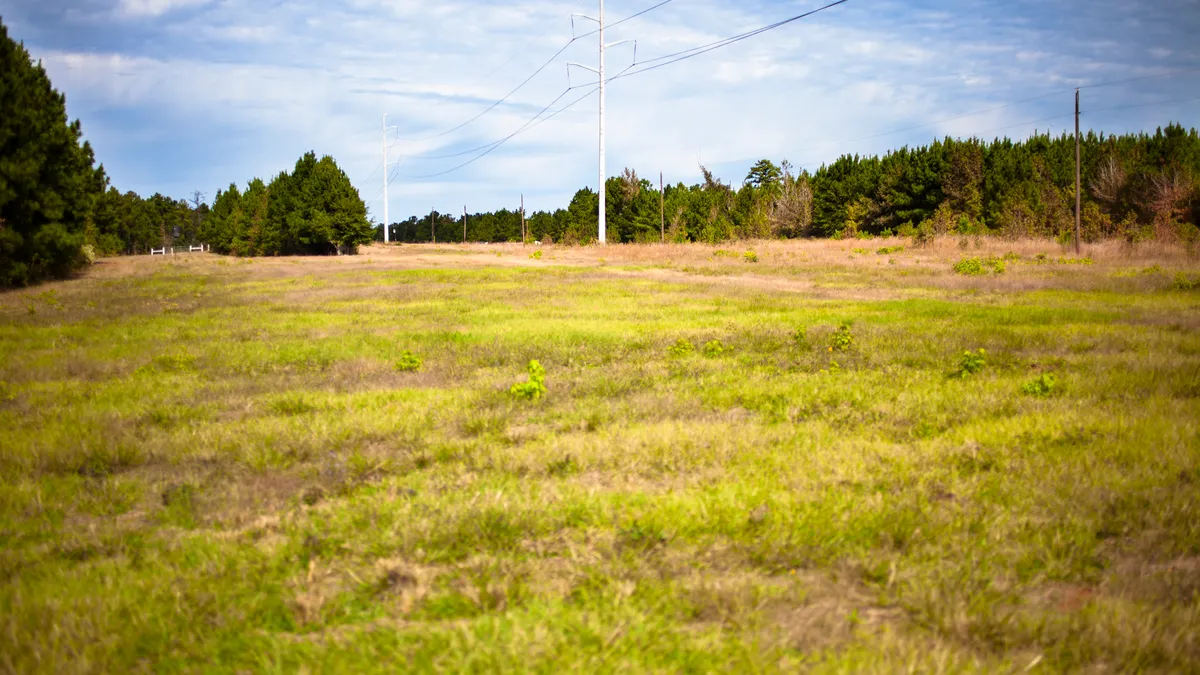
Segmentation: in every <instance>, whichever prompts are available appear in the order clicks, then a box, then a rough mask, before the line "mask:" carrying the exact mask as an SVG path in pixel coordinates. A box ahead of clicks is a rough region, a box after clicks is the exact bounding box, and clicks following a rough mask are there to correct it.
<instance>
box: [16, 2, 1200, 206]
mask: <svg viewBox="0 0 1200 675" xmlns="http://www.w3.org/2000/svg"><path fill="white" fill-rule="evenodd" d="M651 4H654V2H653V0H609V2H608V6H607V7H606V13H607V18H608V19H609V21H610V22H611V21H614V20H616V19H619V18H621V17H624V16H628V15H631V14H633V13H635V12H638V11H640V10H642V9H645V8H646V7H648V6H650V5H651ZM1190 4H1191V3H1188V2H1185V1H1184V0H1163V1H1162V2H1160V3H1154V6H1153V7H1150V6H1146V5H1145V4H1141V5H1138V6H1134V5H1132V4H1130V3H1123V2H1118V1H1117V0H1096V1H1095V2H1088V3H1083V2H1082V0H1071V1H1070V2H1066V3H1053V4H1048V3H1043V2H1035V1H1034V0H1014V1H1010V2H1001V1H1000V0H955V1H952V0H913V1H911V2H899V1H898V0H873V1H870V2H868V1H867V0H852V1H851V2H848V3H846V4H844V5H842V6H840V7H838V8H836V9H834V10H831V11H829V12H827V13H823V14H820V15H817V16H816V17H813V18H812V19H811V20H808V21H804V22H797V23H795V24H792V25H789V26H787V27H785V28H782V29H779V30H778V31H773V32H770V33H765V34H763V35H761V36H759V37H756V38H754V39H751V40H747V41H745V42H741V43H738V44H736V45H732V46H730V47H728V48H726V49H722V50H719V51H715V52H712V53H711V54H706V55H703V56H700V57H698V58H695V59H691V60H687V61H683V62H680V63H678V64H674V65H671V66H669V67H666V68H662V69H660V70H655V71H652V72H647V73H645V74H643V75H639V76H637V77H631V78H627V79H623V80H620V81H617V82H614V83H613V85H612V86H611V87H610V90H609V101H608V111H609V113H608V119H607V125H608V131H609V133H608V137H609V168H610V173H612V174H616V173H618V172H619V171H620V169H621V167H623V166H632V167H634V168H637V169H638V170H639V171H641V172H642V173H645V174H646V175H649V174H651V173H656V172H658V171H659V170H662V171H663V172H664V173H666V175H667V178H668V180H670V181H672V182H674V181H678V180H682V181H685V182H691V181H695V180H697V179H698V173H699V172H698V167H697V163H698V161H704V162H706V163H707V164H708V165H710V166H711V167H714V168H716V169H717V170H718V171H719V172H720V173H722V174H724V176H723V177H724V178H725V179H726V180H731V181H734V182H737V181H740V179H741V177H742V175H744V173H745V170H746V167H747V165H748V164H749V163H750V162H752V161H753V160H755V159H757V158H760V157H772V158H775V159H782V158H785V157H786V158H789V159H791V160H792V161H793V162H794V163H797V164H799V165H802V166H806V167H809V168H815V167H816V166H819V165H820V164H821V163H822V162H827V161H830V160H832V159H834V158H836V157H837V156H838V155H839V154H841V153H844V152H851V153H854V152H857V153H869V152H883V151H886V150H887V149H889V148H892V147H897V146H899V145H903V144H913V143H921V142H927V141H928V140H929V139H931V138H933V137H935V136H938V135H941V134H961V135H969V134H973V133H980V132H982V131H983V130H990V129H996V128H1001V127H1011V128H1009V129H1007V130H1006V133H1008V134H1010V135H1014V136H1022V135H1025V134H1028V133H1030V132H1032V131H1033V129H1034V128H1035V127H1036V128H1040V129H1045V128H1046V126H1047V125H1046V124H1045V123H1038V124H1028V125H1022V124H1021V123H1023V122H1029V121H1032V120H1038V119H1042V118H1045V117H1047V116H1050V115H1054V114H1057V113H1058V112H1059V111H1060V110H1061V111H1062V112H1064V113H1069V112H1070V106H1071V105H1073V103H1072V101H1071V100H1070V94H1069V93H1064V94H1063V95H1062V96H1061V97H1049V98H1046V99H1042V100H1039V101H1034V102H1030V103H1028V104H1024V105H1020V106H1013V107H1010V108H1004V109H1001V110H995V111H992V112H989V113H986V114H981V115H975V116H970V117H965V118H962V119H956V120H952V121H949V122H944V123H936V122H938V121H939V120H946V119H948V118H954V117H956V116H959V115H962V114H963V113H967V112H971V111H976V110H983V109H986V108H991V107H996V106H997V105H1003V104H1005V103H1010V102H1013V101H1020V100H1024V99H1028V98H1031V97H1033V96H1037V95H1039V94H1043V93H1049V92H1051V91H1054V90H1056V89H1064V90H1065V89H1067V88H1069V87H1072V86H1077V85H1080V84H1087V83H1089V82H1096V81H1100V80H1115V79H1122V78H1127V77H1136V76H1141V75H1152V74H1156V73H1161V72H1168V71H1170V70H1172V69H1177V68H1184V67H1189V66H1191V67H1200V50H1198V49H1197V47H1195V46H1194V43H1193V41H1192V38H1191V36H1192V35H1194V34H1197V33H1200V25H1198V22H1200V17H1198V16H1197V15H1198V14H1200V13H1197V12H1195V11H1194V7H1191V6H1190ZM816 6H818V3H817V2H815V1H813V0H802V1H788V2H784V1H783V0H747V1H746V2H740V3H728V2H722V1H720V0H675V2H672V3H671V4H668V5H666V6H665V7H662V8H661V9H659V10H656V11H654V12H651V13H649V14H646V15H645V16H643V17H640V18H638V19H637V20H635V21H631V22H629V23H627V24H624V25H621V26H618V27H616V28H614V29H612V30H611V31H610V34H609V35H607V36H606V37H607V39H609V40H620V39H627V38H629V39H637V40H638V48H637V51H638V57H639V59H640V60H642V61H644V60H646V59H649V58H653V57H656V56H660V55H663V54H668V53H672V52H677V51H680V50H683V49H688V48H691V47H694V46H697V45H701V44H705V43H709V42H712V41H714V40H718V39H721V38H723V37H726V36H729V35H733V34H736V33H738V32H741V31H744V30H750V29H753V28H756V27H758V26H761V25H764V24H767V23H771V22H773V21H775V20H778V19H780V18H783V17H786V16H789V15H792V14H796V13H799V12H801V11H805V10H808V9H812V8H814V7H816ZM1084 7H1086V8H1087V9H1088V11H1087V12H1082V13H1081V12H1077V11H1076V10H1079V9H1080V8H1084ZM595 9H596V8H595V7H594V3H593V2H592V1H591V0H580V1H579V2H571V1H570V0H518V1H516V2H484V1H482V0H448V1H439V2H436V3H431V2H424V1H420V0H289V2H286V3H282V2H271V3H253V4H243V3H234V2H231V1H230V0H43V2H41V3H38V4H36V5H35V4H33V3H30V4H29V5H28V6H26V7H19V8H17V9H15V10H8V12H9V13H8V14H6V16H5V21H7V22H9V25H10V29H11V32H12V33H13V34H14V35H15V36H16V37H17V38H18V39H24V40H25V41H26V43H27V45H28V46H29V47H30V49H31V51H32V52H33V53H34V55H35V56H36V57H39V58H42V59H44V60H45V62H46V65H47V67H48V68H49V70H50V72H51V76H52V78H53V79H54V82H55V83H56V85H57V86H59V88H60V89H62V90H63V91H65V92H66V94H67V96H68V105H69V108H70V112H71V114H72V115H73V116H77V117H80V118H82V119H83V121H84V128H85V131H86V133H87V135H88V138H89V139H90V140H91V141H92V142H93V145H95V147H96V149H97V153H98V156H99V158H100V159H101V160H102V161H103V162H104V163H105V165H106V168H107V169H108V170H109V173H110V175H111V176H112V177H113V180H114V183H115V184H116V185H117V186H118V187H120V188H121V189H134V190H137V191H139V192H143V193H152V192H155V191H162V192H164V193H167V194H171V195H174V196H183V195H184V194H187V193H189V192H190V191H191V190H192V189H195V188H200V189H202V190H204V191H206V192H208V193H209V194H210V196H211V194H212V193H214V192H215V190H216V189H217V188H219V187H222V186H224V185H227V184H228V183H229V182H230V181H236V182H239V183H244V182H245V181H246V180H248V179H249V178H251V177H252V176H256V175H257V176H263V177H266V176H269V175H271V174H273V173H275V172H277V171H279V170H280V169H284V168H288V167H289V166H290V164H291V163H292V162H294V161H295V158H296V157H298V156H299V155H300V154H301V153H302V152H304V151H306V150H308V149H315V150H316V151H317V152H321V153H330V154H333V155H334V156H335V157H336V158H337V159H338V160H339V162H340V163H341V164H342V166H343V167H344V168H345V169H346V170H347V172H348V173H349V174H350V175H351V177H352V179H354V180H355V181H356V182H357V183H358V184H359V187H360V189H361V191H362V193H363V196H364V197H367V198H370V197H372V196H373V195H375V194H376V193H378V192H379V191H380V189H379V185H380V180H381V179H380V173H379V172H376V173H374V174H373V175H372V174H371V171H372V169H373V168H375V167H377V166H378V164H379V162H380V156H381V147H380V142H381V137H382V128H381V114H382V113H383V112H384V111H387V112H388V113H389V123H390V124H395V125H397V126H398V127H399V130H398V131H399V136H400V137H401V139H402V140H399V141H398V142H396V144H395V146H394V147H393V148H391V150H390V153H391V156H392V157H393V158H395V157H399V156H402V155H403V156H405V158H404V159H402V163H401V165H400V167H399V169H398V170H397V171H398V172H399V174H400V175H402V176H406V177H407V178H403V179H400V180H398V182H397V183H396V184H395V185H393V186H392V188H391V194H392V199H393V208H392V213H393V214H408V213H413V212H424V211H427V210H428V209H429V208H431V207H436V208H441V209H444V210H459V209H461V208H462V206H463V204H464V203H466V205H468V206H469V207H470V208H471V209H472V210H476V209H490V208H496V207H499V206H503V205H509V206H511V205H512V204H513V203H514V202H515V201H516V199H517V198H518V196H519V195H520V194H521V193H524V194H525V195H526V201H527V203H528V204H530V205H531V206H532V207H534V208H543V207H545V208H549V207H555V206H562V205H565V204H566V203H567V201H568V200H569V199H570V197H571V194H572V193H573V192H574V190H575V189H577V188H579V187H581V186H583V185H589V186H593V187H594V186H595V184H596V175H595V173H596V169H595V166H596V121H597V120H596V117H597V113H596V99H595V97H594V96H593V97H591V98H589V99H587V100H586V101H584V102H583V103H581V104H579V105H578V106H577V107H576V108H574V109H572V110H571V111H569V112H568V113H564V114H562V115H560V116H558V117H556V118H554V119H553V120H551V121H549V122H547V123H545V124H540V125H538V126H536V128H534V129H532V130H530V131H529V132H527V133H525V134H522V135H520V136H517V137H516V138H514V139H513V140H512V141H510V142H509V143H507V144H506V145H504V146H503V147H500V148H498V149H496V150H495V151H494V152H492V153H491V154H489V155H488V156H487V157H485V158H483V159H481V160H480V161H478V162H475V163H473V164H471V165H470V166H468V167H466V168H464V169H462V170H461V171H457V172H454V173H451V174H449V175H446V176H439V177H434V178H427V179H422V178H414V177H415V176H420V175H426V174H436V173H439V172H441V171H444V170H446V169H448V168H451V167H453V166H456V165H457V164H459V163H461V162H462V161H464V160H467V159H470V158H471V155H469V154H468V155H464V156H462V157H459V158H448V159H445V160H439V161H422V160H417V159H414V158H412V156H413V155H417V154H421V153H425V154H454V153H457V152H460V151H463V150H466V149H469V148H472V147H476V146H480V145H483V144H486V143H489V142H493V141H495V140H496V139H499V138H503V137H505V136H507V135H508V134H510V133H512V132H513V131H515V130H517V129H519V128H521V127H522V125H524V124H526V123H527V122H528V121H529V119H530V118H531V117H532V116H533V115H534V114H535V113H536V112H537V111H538V110H540V109H542V107H543V106H545V105H546V104H547V103H548V102H550V101H551V100H553V99H554V98H555V97H556V96H559V95H560V94H562V93H563V91H564V90H565V89H567V87H568V77H567V72H566V65H565V64H566V62H567V61H576V62H580V63H587V64H594V62H595V58H596V54H595V41H596V39H597V38H596V37H595V36H592V37H588V38H586V39H582V40H578V41H576V42H574V43H572V44H570V46H569V47H568V48H567V49H566V51H565V52H564V53H563V54H562V55H561V57H560V58H559V59H558V60H557V61H555V62H554V63H553V64H552V65H550V66H549V67H547V68H546V69H545V70H544V71H543V72H542V73H541V74H539V75H538V76H537V77H536V78H534V79H533V80H532V81H531V82H529V83H528V84H527V85H526V86H524V87H523V88H522V89H521V90H520V91H519V92H517V93H516V94H515V95H513V96H512V97H511V99H509V100H508V101H506V102H505V103H504V104H503V105H500V106H497V107H496V108H495V109H494V110H493V111H491V112H490V113H489V114H487V115H484V116H483V117H481V118H480V119H478V120H477V121H475V122H473V123H471V124H469V125H467V126H466V127H464V128H462V129H460V130H458V131H456V132H455V133H452V134H446V135H439V136H436V137H434V138H428V137H430V136H435V135H437V134H438V132H440V131H443V130H446V129H448V128H451V127H454V126H456V125H458V124H459V123H461V122H463V121H465V120H468V119H470V118H472V117H473V116H475V115H476V114H478V113H479V111H480V110H482V109H484V108H485V107H487V106H488V105H490V104H491V103H492V102H494V101H496V100H497V99H499V98H500V97H502V96H504V95H505V94H507V93H508V92H510V91H511V90H512V89H513V87H515V86H516V85H517V84H518V83H520V82H521V81H522V80H524V79H525V78H526V77H527V76H528V75H529V74H530V73H532V72H533V71H534V69H536V68H537V67H538V66H540V65H542V64H543V63H544V62H545V60H546V59H548V58H549V57H550V56H551V55H553V54H554V53H555V52H557V51H558V50H559V49H560V48H561V47H562V46H563V45H566V44H567V43H568V42H570V40H571V23H570V19H569V15H570V13H571V12H576V11H584V12H590V13H593V14H594V13H595ZM1077 16H1078V17H1079V18H1078V19H1077V20H1076V17H1077ZM1068 17H1071V18H1072V21H1067V20H1066V19H1067V18H1068ZM1100 17H1104V19H1103V20H1101V18H1100ZM1134 26H1136V30H1134V29H1133V28H1132V27H1134ZM589 30H591V25H588V24H586V22H577V25H576V32H577V33H581V32H586V31H589ZM631 60H632V50H628V51H627V50H626V48H620V49H615V50H613V51H612V53H610V55H609V60H608V61H609V63H608V65H609V67H610V72H615V71H619V70H620V69H622V68H625V67H626V66H628V65H629V64H630V62H631ZM586 81H587V74H585V73H583V72H582V71H580V72H576V73H573V74H572V75H571V80H570V82H571V83H572V84H576V85H578V84H580V83H582V82H586ZM1198 84H1200V73H1197V74H1196V76H1195V77H1192V78H1191V79H1188V78H1187V77H1182V76H1179V77H1167V78H1158V79H1148V80H1142V81H1139V82H1135V83H1130V84H1126V85H1121V86H1119V87H1111V88H1105V89H1095V90H1089V92H1088V99H1087V104H1088V105H1091V107H1093V108H1100V107H1110V106H1112V105H1115V104H1116V103H1119V102H1126V101H1129V102H1143V101H1153V100H1169V99H1174V98H1180V97H1181V96H1180V95H1179V92H1181V91H1191V90H1194V89H1195V87H1196V86H1197V85H1198ZM586 91H587V90H586V88H579V89H576V90H574V91H573V92H571V94H570V95H569V96H568V97H566V98H564V99H562V102H564V103H565V102H567V101H570V100H572V99H573V98H574V97H575V96H577V95H582V94H583V93H585V92H586ZM1155 97H1158V98H1157V99H1156V98H1155ZM1060 98H1061V100H1059V99H1060ZM1168 114H1169V115H1171V116H1172V117H1173V118H1174V119H1177V120H1180V121H1183V122H1185V123H1189V124H1194V123H1196V121H1197V117H1200V102H1198V103H1196V104H1193V105H1191V106H1190V107H1189V106H1188V105H1176V106H1174V107H1171V108H1170V109H1164V110H1157V109H1155V108H1153V107H1149V108H1140V109H1131V110H1126V111H1121V112H1116V111H1114V112H1113V113H1105V114H1103V115H1097V116H1095V117H1094V118H1087V119H1088V122H1091V123H1095V124H1098V125H1103V127H1104V128H1106V129H1108V130H1112V131H1122V130H1127V129H1136V128H1140V127H1141V126H1144V125H1152V126H1156V125H1158V124H1161V123H1163V122H1165V121H1166V119H1165V117H1164V115H1168ZM918 125H924V126H920V128H918V129H912V130H909V131H905V132H902V133H895V134H888V133H886V132H889V131H892V130H896V129H904V128H909V127H914V126H918ZM414 138H416V139H423V140H413V139H414ZM368 178H369V180H368ZM379 204H380V202H379V201H377V200H376V201H373V202H372V204H371V206H372V211H373V212H374V213H379V212H381V210H382V209H381V207H380V205H379Z"/></svg>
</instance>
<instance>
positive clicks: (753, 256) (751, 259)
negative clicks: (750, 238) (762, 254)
mask: <svg viewBox="0 0 1200 675" xmlns="http://www.w3.org/2000/svg"><path fill="white" fill-rule="evenodd" d="M742 260H745V261H746V262H748V263H756V262H758V254H757V253H755V252H754V251H746V252H745V253H743V254H742Z"/></svg>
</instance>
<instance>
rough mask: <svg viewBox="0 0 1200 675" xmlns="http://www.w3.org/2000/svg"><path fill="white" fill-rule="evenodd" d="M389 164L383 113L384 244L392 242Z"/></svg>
mask: <svg viewBox="0 0 1200 675" xmlns="http://www.w3.org/2000/svg"><path fill="white" fill-rule="evenodd" d="M390 228H391V224H390V223H388V163H387V113H383V243H385V244H386V243H388V242H390V241H391V235H390V234H388V229H390Z"/></svg>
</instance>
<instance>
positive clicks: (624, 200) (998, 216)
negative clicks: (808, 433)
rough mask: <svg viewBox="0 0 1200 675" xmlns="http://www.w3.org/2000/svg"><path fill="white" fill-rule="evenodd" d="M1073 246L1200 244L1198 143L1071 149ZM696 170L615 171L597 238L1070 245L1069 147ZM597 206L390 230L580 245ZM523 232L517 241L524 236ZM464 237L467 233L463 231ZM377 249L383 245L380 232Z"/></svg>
mask: <svg viewBox="0 0 1200 675" xmlns="http://www.w3.org/2000/svg"><path fill="white" fill-rule="evenodd" d="M1080 147H1081V176H1082V181H1081V182H1082V186H1083V195H1082V209H1081V220H1082V234H1083V238H1084V240H1085V241H1097V240H1100V239H1105V238H1113V237H1120V238H1124V239H1126V240H1129V241H1141V240H1148V239H1158V240H1166V241H1173V242H1183V243H1187V244H1195V243H1197V241H1200V228H1198V225H1200V136H1198V135H1197V131H1196V130H1195V129H1185V128H1184V127H1182V126H1180V125H1178V124H1168V125H1167V126H1166V127H1165V128H1159V129H1157V130H1156V131H1155V132H1154V133H1153V134H1147V133H1137V134H1125V135H1105V134H1102V133H1101V134H1097V133H1095V132H1089V133H1087V134H1085V135H1083V136H1082V137H1081V141H1080ZM700 168H701V175H702V178H703V180H702V182H699V183H696V184H694V185H690V186H689V185H684V184H683V183H678V184H676V185H667V186H665V188H663V189H662V190H661V191H660V190H659V189H658V187H657V186H655V185H653V184H652V183H651V182H650V181H649V180H646V179H644V178H641V177H639V176H638V174H637V172H636V171H634V170H632V169H626V170H625V171H624V173H623V174H622V175H621V176H616V177H612V178H609V179H608V181H607V182H606V184H605V189H606V190H607V195H606V196H607V214H606V216H607V218H606V220H607V228H608V239H609V241H612V242H623V243H646V242H658V241H664V240H665V241H671V242H686V241H697V242H708V243H717V242H720V241H724V240H728V239H739V238H779V237H836V238H845V237H865V236H886V235H899V236H912V237H917V238H928V237H935V236H940V235H947V234H992V235H999V236H1006V237H1054V238H1061V239H1065V238H1068V237H1071V236H1073V234H1074V227H1075V225H1074V224H1075V137H1074V136H1073V135H1066V134H1064V135H1062V136H1057V137H1055V136H1050V135H1048V134H1037V135H1034V136H1033V137H1031V138H1029V139H1027V140H1024V141H1013V140H1011V139H1007V138H1003V139H999V138H998V139H995V140H993V141H991V142H986V141H982V140H980V139H976V138H969V139H964V140H958V139H953V138H946V139H943V140H938V141H935V142H933V143H931V144H929V145H925V146H920V147H916V148H907V147H905V148H901V149H899V150H895V151H892V152H889V153H887V154H886V155H883V156H859V155H844V156H842V157H840V158H839V159H837V160H836V161H835V162H833V163H831V164H828V165H823V166H821V167H820V168H819V169H817V170H815V171H813V172H811V173H810V172H808V171H804V170H799V171H797V170H796V169H795V168H794V167H793V166H792V165H791V164H789V163H788V162H787V161H786V160H785V161H783V162H781V163H779V164H776V163H775V162H773V161H771V160H768V159H764V160H761V161H759V162H758V163H756V164H755V165H754V166H753V167H752V168H751V169H750V171H749V173H748V174H747V175H746V177H745V179H744V180H743V181H742V182H741V184H740V185H736V186H735V185H731V184H728V183H724V182H722V181H720V180H718V179H717V178H716V177H714V176H713V174H712V172H710V171H709V170H708V169H706V168H704V167H700ZM598 202H599V199H598V195H597V193H596V192H595V191H593V190H591V189H590V188H583V189H581V190H579V191H578V192H576V193H575V196H574V197H573V198H572V199H571V202H570V204H569V205H568V206H567V207H566V208H560V209H557V210H554V211H537V212H534V213H531V214H527V217H526V218H525V219H524V221H523V219H522V214H521V212H520V211H519V210H516V209H513V210H509V209H501V210H499V211H494V212H487V213H475V214H470V215H467V216H465V221H466V222H465V223H464V216H461V215H457V214H447V213H439V212H437V211H433V212H431V213H429V214H427V215H424V216H412V217H410V218H408V219H407V220H404V221H401V222H398V223H392V224H391V232H390V233H389V234H390V238H391V240H392V241H398V242H413V243H415V242H430V241H445V242H453V241H462V240H463V239H464V238H465V239H466V240H467V241H473V242H495V241H520V240H521V238H522V236H524V237H525V238H526V240H529V241H533V240H538V241H543V242H559V243H566V244H583V243H588V242H590V241H593V240H594V239H595V238H596V236H597V230H598V220H599V218H598ZM522 222H524V232H523V230H522ZM464 226H465V227H464ZM375 239H376V240H377V241H382V240H383V228H382V226H377V227H376V232H375Z"/></svg>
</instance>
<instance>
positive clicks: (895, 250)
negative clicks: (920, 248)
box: [875, 246, 904, 255]
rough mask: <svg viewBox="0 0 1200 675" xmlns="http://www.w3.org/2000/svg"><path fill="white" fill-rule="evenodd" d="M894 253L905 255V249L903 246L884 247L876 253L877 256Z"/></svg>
mask: <svg viewBox="0 0 1200 675" xmlns="http://www.w3.org/2000/svg"><path fill="white" fill-rule="evenodd" d="M893 253H904V247H903V246H884V247H883V248H881V249H879V250H878V251H875V255H891V254H893Z"/></svg>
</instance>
